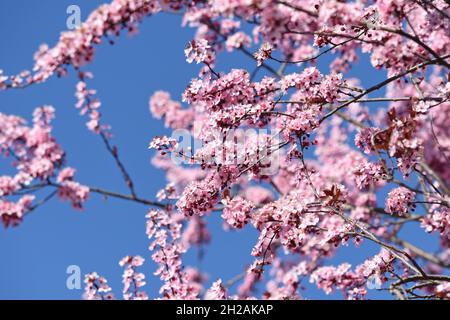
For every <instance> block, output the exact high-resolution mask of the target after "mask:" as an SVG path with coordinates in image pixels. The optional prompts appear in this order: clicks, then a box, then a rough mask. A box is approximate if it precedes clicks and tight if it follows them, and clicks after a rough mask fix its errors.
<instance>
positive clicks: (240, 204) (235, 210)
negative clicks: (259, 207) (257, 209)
mask: <svg viewBox="0 0 450 320" xmlns="http://www.w3.org/2000/svg"><path fill="white" fill-rule="evenodd" d="M222 202H223V204H224V209H223V214H222V218H224V219H225V221H226V223H227V224H228V225H230V226H232V227H234V228H237V229H241V228H243V227H244V226H245V225H246V224H247V222H248V221H249V220H250V212H251V211H252V209H253V207H254V205H253V204H252V203H251V202H250V201H247V200H244V199H242V198H241V197H235V198H233V199H231V200H223V201H222Z"/></svg>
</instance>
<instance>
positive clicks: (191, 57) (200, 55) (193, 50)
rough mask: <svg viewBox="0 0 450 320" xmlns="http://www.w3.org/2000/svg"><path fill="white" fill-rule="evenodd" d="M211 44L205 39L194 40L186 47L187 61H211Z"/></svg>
mask: <svg viewBox="0 0 450 320" xmlns="http://www.w3.org/2000/svg"><path fill="white" fill-rule="evenodd" d="M210 48H211V46H210V45H209V44H208V41H207V40H205V39H198V40H192V41H190V42H189V44H188V45H187V47H186V49H184V54H185V55H186V61H187V62H188V63H192V62H193V61H195V62H197V63H200V62H205V61H210V60H211V57H210V54H211V53H210V51H209V49H210Z"/></svg>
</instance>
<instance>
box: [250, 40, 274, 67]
mask: <svg viewBox="0 0 450 320" xmlns="http://www.w3.org/2000/svg"><path fill="white" fill-rule="evenodd" d="M272 50H273V46H272V45H271V44H270V43H268V42H264V43H263V44H262V45H261V48H259V49H258V51H256V52H255V53H254V54H253V56H254V57H255V59H256V62H257V65H258V66H260V65H262V64H263V62H264V61H265V60H267V59H269V58H270V55H271V54H272Z"/></svg>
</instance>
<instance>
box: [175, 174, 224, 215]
mask: <svg viewBox="0 0 450 320" xmlns="http://www.w3.org/2000/svg"><path fill="white" fill-rule="evenodd" d="M219 188H220V186H219V185H218V183H217V180H216V178H215V177H214V176H209V177H207V178H205V179H204V180H202V181H194V182H191V183H190V184H189V185H187V187H186V188H185V189H184V191H183V194H182V195H181V197H180V198H179V199H178V201H177V207H178V210H180V212H181V213H183V214H184V215H185V216H187V217H189V216H192V215H194V214H195V215H203V214H205V213H207V212H209V211H211V210H212V209H213V208H214V206H215V205H216V203H217V201H218V199H219Z"/></svg>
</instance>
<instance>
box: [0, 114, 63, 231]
mask: <svg viewBox="0 0 450 320" xmlns="http://www.w3.org/2000/svg"><path fill="white" fill-rule="evenodd" d="M53 118H54V109H53V107H51V106H43V107H40V108H36V109H35V111H34V112H33V125H32V126H30V127H29V126H27V125H26V121H25V120H24V119H22V118H20V117H17V116H11V115H5V114H3V113H0V152H1V153H2V155H3V156H5V157H12V158H13V161H12V164H13V166H14V167H15V168H16V169H17V173H16V174H15V175H13V176H6V175H5V176H1V177H0V207H1V209H2V210H0V219H1V221H2V222H3V224H4V225H5V226H6V227H7V226H10V225H17V224H18V223H19V222H20V221H21V220H22V218H23V216H24V214H25V213H26V212H27V211H29V210H30V209H31V208H32V201H33V199H34V198H35V196H34V195H32V194H27V195H23V196H22V197H20V198H19V200H17V201H11V200H8V199H6V197H8V196H14V195H16V194H17V193H20V192H21V191H27V189H28V187H29V186H30V185H31V183H32V182H33V181H46V180H47V179H49V178H51V177H53V176H54V175H55V174H56V171H57V170H59V169H60V168H61V166H62V165H63V163H64V152H63V150H62V149H61V148H60V146H59V145H58V144H57V143H56V141H55V139H54V138H53V137H52V136H51V131H52V127H51V125H50V122H51V120H52V119H53Z"/></svg>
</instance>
